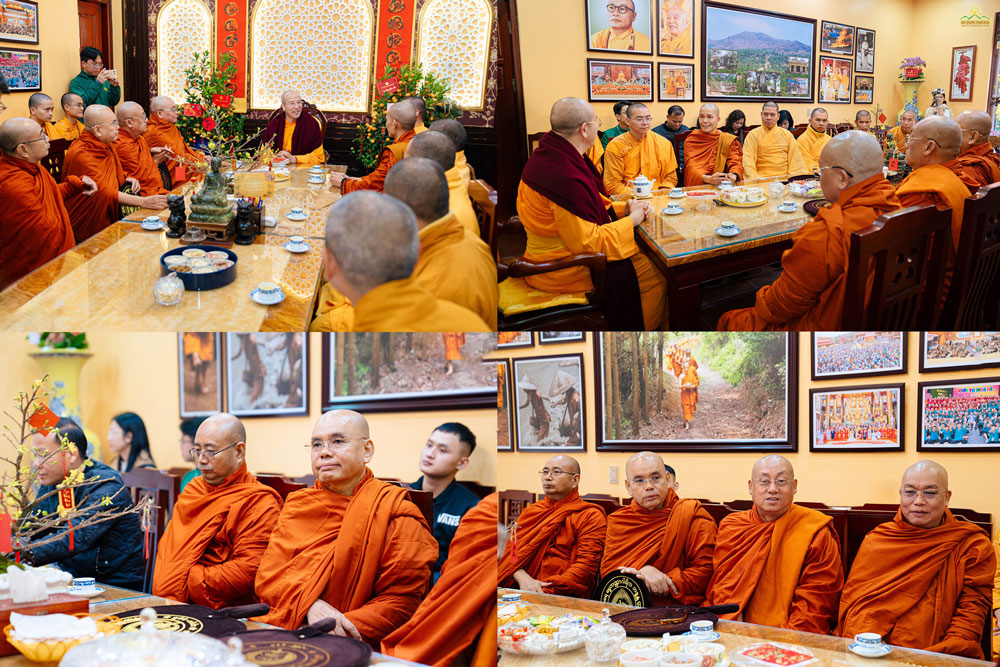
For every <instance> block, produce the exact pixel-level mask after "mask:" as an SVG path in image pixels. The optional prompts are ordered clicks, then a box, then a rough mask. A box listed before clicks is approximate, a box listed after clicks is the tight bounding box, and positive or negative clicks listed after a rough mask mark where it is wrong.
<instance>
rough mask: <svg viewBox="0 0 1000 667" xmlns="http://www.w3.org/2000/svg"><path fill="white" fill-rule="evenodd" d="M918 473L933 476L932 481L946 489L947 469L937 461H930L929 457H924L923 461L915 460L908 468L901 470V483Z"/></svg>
mask: <svg viewBox="0 0 1000 667" xmlns="http://www.w3.org/2000/svg"><path fill="white" fill-rule="evenodd" d="M919 475H930V476H931V477H933V479H934V481H935V482H937V483H938V484H939V485H940V486H941V488H942V489H943V490H947V489H948V471H947V470H945V467H944V466H943V465H941V464H940V463H938V462H937V461H931V460H930V459H924V460H923V461H917V462H916V463H914V464H913V465H911V466H910V467H909V468H907V469H906V470H905V471H904V472H903V479H902V480H901V482H900V483H901V484H903V485H905V484H906V483H907V481H908V480H911V479H913V478H914V477H916V476H919Z"/></svg>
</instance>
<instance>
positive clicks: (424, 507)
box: [406, 488, 434, 530]
mask: <svg viewBox="0 0 1000 667" xmlns="http://www.w3.org/2000/svg"><path fill="white" fill-rule="evenodd" d="M406 497H407V498H408V499H409V500H410V502H412V503H413V504H414V505H416V506H417V509H419V510H420V513H421V514H423V515H424V519H426V520H427V526H428V527H429V528H430V529H431V530H434V494H433V493H432V492H430V491H418V490H417V489H409V488H408V489H406Z"/></svg>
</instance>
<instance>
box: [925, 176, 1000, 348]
mask: <svg viewBox="0 0 1000 667" xmlns="http://www.w3.org/2000/svg"><path fill="white" fill-rule="evenodd" d="M998 300H1000V183H994V184H992V185H989V186H986V187H983V188H980V189H979V192H977V193H976V194H974V195H972V196H971V197H969V198H968V199H966V200H965V211H964V213H963V216H962V233H961V236H960V238H959V240H958V252H957V253H956V256H955V272H954V274H953V275H952V281H951V286H950V288H949V290H948V296H947V298H946V299H945V302H944V307H943V308H942V310H941V318H940V322H939V324H940V325H941V326H943V327H945V328H946V329H948V330H949V331H952V330H954V331H982V330H985V329H990V328H992V327H995V326H996V322H997V302H998Z"/></svg>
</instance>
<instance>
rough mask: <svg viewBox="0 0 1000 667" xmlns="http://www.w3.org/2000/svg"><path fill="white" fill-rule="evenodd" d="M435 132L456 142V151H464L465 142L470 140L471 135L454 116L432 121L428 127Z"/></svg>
mask: <svg viewBox="0 0 1000 667" xmlns="http://www.w3.org/2000/svg"><path fill="white" fill-rule="evenodd" d="M428 129H430V130H432V131H434V132H440V133H441V134H443V135H445V136H446V137H448V138H449V139H451V143H453V144H455V152H456V153H457V152H459V151H464V150H465V144H466V143H467V142H468V141H469V135H468V134H467V133H466V131H465V128H464V127H462V124H461V123H459V122H458V121H457V120H455V119H454V118H442V119H441V120H436V121H434V122H433V123H431V125H430V127H429V128H428Z"/></svg>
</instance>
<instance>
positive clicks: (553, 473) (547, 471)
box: [538, 468, 577, 477]
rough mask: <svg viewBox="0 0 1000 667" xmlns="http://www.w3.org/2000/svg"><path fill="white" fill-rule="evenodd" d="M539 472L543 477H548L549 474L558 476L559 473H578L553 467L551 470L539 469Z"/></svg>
mask: <svg viewBox="0 0 1000 667" xmlns="http://www.w3.org/2000/svg"><path fill="white" fill-rule="evenodd" d="M538 474H539V476H541V477H548V476H549V475H552V476H553V477H556V476H558V475H575V474H577V473H575V472H570V471H569V470H560V469H559V468H553V469H552V470H549V469H548V468H542V469H541V470H539V471H538Z"/></svg>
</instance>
